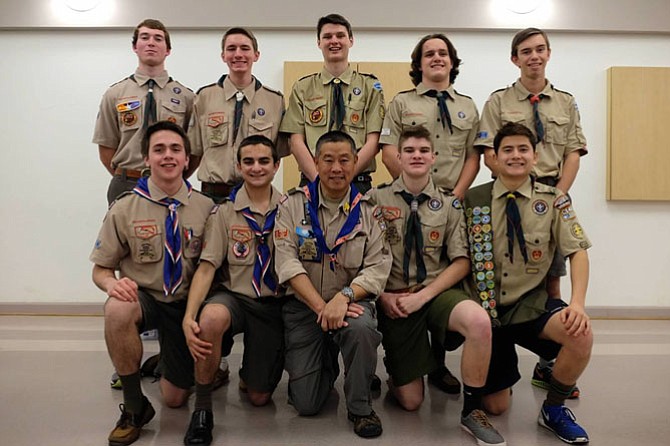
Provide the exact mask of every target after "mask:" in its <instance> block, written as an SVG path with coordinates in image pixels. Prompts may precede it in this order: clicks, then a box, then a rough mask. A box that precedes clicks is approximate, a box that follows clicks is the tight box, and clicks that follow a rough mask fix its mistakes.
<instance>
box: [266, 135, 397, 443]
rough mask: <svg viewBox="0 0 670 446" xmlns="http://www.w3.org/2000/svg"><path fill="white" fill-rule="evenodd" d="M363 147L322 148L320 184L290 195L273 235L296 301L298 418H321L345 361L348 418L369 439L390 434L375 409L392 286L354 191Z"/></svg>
mask: <svg viewBox="0 0 670 446" xmlns="http://www.w3.org/2000/svg"><path fill="white" fill-rule="evenodd" d="M355 164H356V146H355V143H354V141H353V139H352V138H351V137H350V136H349V135H347V134H346V133H344V132H341V131H333V132H329V133H326V134H325V135H323V136H322V137H321V138H319V141H318V142H317V144H316V157H315V167H316V169H317V174H318V175H317V178H316V179H315V181H313V182H311V183H309V184H308V185H307V186H305V187H303V188H299V189H294V190H292V191H291V192H289V194H288V195H287V196H285V197H284V198H282V201H281V202H280V205H279V210H278V215H277V223H276V228H275V234H274V242H275V255H276V268H277V275H278V276H279V283H281V284H287V285H289V286H290V289H289V290H288V291H287V294H288V295H295V298H294V299H290V300H288V301H287V302H286V304H285V305H284V309H283V317H284V326H285V333H286V336H285V339H286V370H287V371H288V374H289V400H290V402H291V404H293V406H294V407H295V408H296V410H297V411H298V413H299V414H300V415H314V414H317V413H318V412H319V411H320V410H321V408H322V407H323V405H324V403H325V401H326V399H327V398H328V395H329V393H330V391H331V389H332V388H333V385H334V383H335V379H337V376H338V374H339V366H338V359H337V358H338V352H339V351H341V352H342V359H343V361H344V393H345V397H346V404H347V411H348V418H349V420H351V421H353V422H354V432H355V433H356V434H357V435H359V436H361V437H377V436H379V435H381V433H382V424H381V421H380V420H379V417H378V416H377V415H376V414H375V412H374V410H372V405H371V402H370V382H371V380H372V376H373V375H374V373H375V369H376V366H377V347H378V346H379V343H380V342H381V334H380V333H379V332H378V331H377V320H376V319H375V304H374V298H375V297H376V296H377V295H379V293H381V292H382V291H383V289H384V284H385V283H386V278H387V277H388V274H389V271H390V269H391V262H392V259H391V256H390V255H389V254H388V251H387V250H385V249H384V241H383V237H382V225H380V224H379V222H377V221H375V220H374V219H373V218H372V206H371V205H370V204H369V203H368V198H367V197H365V196H363V195H361V194H360V193H359V192H358V191H357V190H356V188H355V187H354V186H350V182H351V178H352V177H353V175H354V168H355V167H354V166H355Z"/></svg>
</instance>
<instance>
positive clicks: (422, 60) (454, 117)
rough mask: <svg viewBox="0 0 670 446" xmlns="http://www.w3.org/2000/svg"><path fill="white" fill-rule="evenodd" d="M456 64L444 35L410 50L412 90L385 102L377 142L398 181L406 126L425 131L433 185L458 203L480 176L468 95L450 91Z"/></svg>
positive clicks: (474, 117)
mask: <svg viewBox="0 0 670 446" xmlns="http://www.w3.org/2000/svg"><path fill="white" fill-rule="evenodd" d="M460 64H461V59H459V58H458V54H457V52H456V48H455V47H454V45H453V44H452V43H451V41H449V39H447V37H446V36H445V35H444V34H430V35H427V36H424V37H423V38H422V39H421V40H420V41H419V43H418V44H417V45H416V47H414V50H413V51H412V70H411V71H410V73H409V74H410V77H411V78H412V83H413V84H414V85H416V87H415V88H414V89H413V90H408V91H403V92H400V93H398V95H397V96H396V97H395V98H393V101H391V104H389V109H388V113H387V115H386V118H385V119H384V126H383V127H382V134H381V137H380V143H381V144H382V149H383V150H382V157H383V158H382V159H383V161H384V164H385V165H386V167H387V169H388V170H389V172H390V173H391V175H392V176H393V177H394V178H397V177H398V176H399V175H400V172H401V170H402V169H401V166H400V162H399V161H398V138H399V137H400V134H401V133H402V131H403V130H404V129H406V128H409V127H416V126H422V127H425V128H426V129H428V131H429V132H430V134H431V136H432V143H433V147H434V153H435V160H436V161H435V165H434V166H433V168H432V170H431V173H432V176H433V181H434V182H435V184H436V185H437V186H439V187H442V188H445V189H448V190H449V192H450V193H452V194H453V195H455V196H456V197H457V198H458V199H459V200H463V197H464V196H465V191H467V190H468V188H469V187H470V185H471V184H472V182H473V181H474V179H475V177H476V176H477V172H479V152H478V151H477V150H476V149H475V148H474V145H473V143H474V140H475V136H476V134H477V126H478V124H479V113H478V112H477V107H476V106H475V103H474V101H473V100H472V99H471V98H470V97H469V96H465V95H462V94H460V93H458V92H457V91H456V90H454V85H453V84H454V81H455V80H456V77H457V76H458V72H459V70H458V67H459V66H460Z"/></svg>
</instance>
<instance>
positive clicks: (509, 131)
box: [493, 122, 537, 153]
mask: <svg viewBox="0 0 670 446" xmlns="http://www.w3.org/2000/svg"><path fill="white" fill-rule="evenodd" d="M507 136H525V137H526V138H528V141H530V145H531V146H532V147H533V152H535V146H536V144H537V141H536V139H535V135H533V132H532V131H531V130H530V129H529V128H528V127H526V126H525V125H523V124H519V123H518V122H508V123H507V124H505V125H503V126H502V128H501V129H500V130H499V131H498V133H497V134H496V137H495V138H493V150H494V151H495V153H498V149H499V148H500V144H501V143H502V140H503V138H505V137H507Z"/></svg>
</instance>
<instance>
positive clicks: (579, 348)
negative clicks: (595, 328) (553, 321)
mask: <svg viewBox="0 0 670 446" xmlns="http://www.w3.org/2000/svg"><path fill="white" fill-rule="evenodd" d="M563 348H565V349H567V350H569V351H570V353H571V355H574V356H577V357H579V358H582V359H584V358H589V357H590V356H591V349H592V348H593V332H589V333H588V334H586V335H583V336H577V337H574V336H570V337H569V338H568V342H566V343H564V344H563Z"/></svg>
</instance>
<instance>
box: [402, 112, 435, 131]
mask: <svg viewBox="0 0 670 446" xmlns="http://www.w3.org/2000/svg"><path fill="white" fill-rule="evenodd" d="M401 120H402V128H403V129H406V128H408V127H418V126H423V127H426V128H429V126H428V118H427V117H426V116H424V115H422V114H410V115H404V114H403V116H402V118H401Z"/></svg>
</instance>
